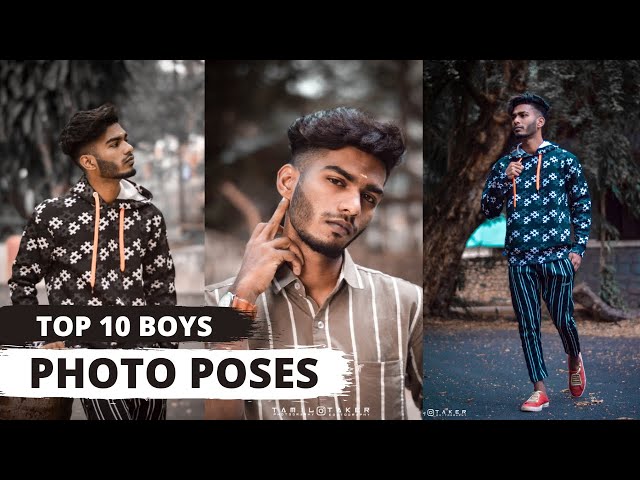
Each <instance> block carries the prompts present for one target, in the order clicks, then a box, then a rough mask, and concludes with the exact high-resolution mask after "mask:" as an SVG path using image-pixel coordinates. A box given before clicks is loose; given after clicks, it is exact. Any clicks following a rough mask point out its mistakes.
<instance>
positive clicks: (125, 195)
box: [71, 175, 153, 210]
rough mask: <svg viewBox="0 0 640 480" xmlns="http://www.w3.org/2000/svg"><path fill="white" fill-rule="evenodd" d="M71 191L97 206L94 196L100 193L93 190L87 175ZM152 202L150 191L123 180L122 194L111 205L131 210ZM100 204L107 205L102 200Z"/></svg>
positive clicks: (121, 183)
mask: <svg viewBox="0 0 640 480" xmlns="http://www.w3.org/2000/svg"><path fill="white" fill-rule="evenodd" d="M71 191H72V192H73V193H75V194H77V195H78V196H79V197H80V198H82V199H83V200H86V201H87V202H89V204H90V205H93V206H95V203H96V202H95V198H94V194H96V195H98V193H97V192H96V191H95V190H94V189H93V187H92V186H91V184H90V183H89V180H87V177H86V176H85V175H83V176H82V177H81V178H80V180H78V183H76V184H75V185H74V187H73V188H72V189H71ZM98 196H99V195H98ZM151 200H153V195H152V194H151V192H150V191H149V190H147V189H146V188H144V187H143V186H141V185H137V184H136V183H134V182H132V181H131V180H127V179H122V180H120V193H119V194H118V197H117V198H116V199H115V200H114V201H113V202H112V203H111V204H109V205H110V206H116V207H117V208H120V207H122V208H124V209H126V210H129V209H131V208H141V207H142V206H144V205H145V204H148V203H150V202H151ZM99 202H100V204H101V205H102V204H105V201H104V200H103V199H102V198H99Z"/></svg>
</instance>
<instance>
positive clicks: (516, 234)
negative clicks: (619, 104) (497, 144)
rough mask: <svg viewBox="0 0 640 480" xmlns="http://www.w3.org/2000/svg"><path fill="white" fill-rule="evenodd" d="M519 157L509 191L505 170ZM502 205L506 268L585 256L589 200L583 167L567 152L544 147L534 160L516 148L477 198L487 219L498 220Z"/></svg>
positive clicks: (548, 145) (494, 170)
mask: <svg viewBox="0 0 640 480" xmlns="http://www.w3.org/2000/svg"><path fill="white" fill-rule="evenodd" d="M519 158H521V159H522V165H523V167H524V169H523V171H522V173H521V174H520V176H518V177H517V178H516V182H515V188H514V186H513V183H512V181H511V180H509V179H508V178H507V175H506V169H507V166H508V165H509V163H510V162H513V161H517V160H518V159H519ZM538 172H539V174H538ZM505 203H506V212H507V234H506V239H505V254H506V255H507V256H508V257H509V263H510V264H512V265H513V264H519V265H524V264H530V263H545V262H548V261H552V260H556V259H560V258H566V257H567V255H568V254H569V252H575V253H578V254H580V255H581V256H582V255H584V251H585V248H586V245H587V241H588V240H589V230H590V228H591V199H590V197H589V187H588V185H587V182H586V180H585V177H584V174H583V172H582V166H581V165H580V162H579V161H578V158H577V157H576V156H575V155H573V154H572V153H570V152H568V151H567V150H564V149H563V148H560V147H559V146H558V145H555V144H552V143H549V142H543V144H542V146H541V147H540V148H538V149H537V151H536V153H535V154H534V155H531V154H528V153H526V152H524V151H523V150H521V149H519V148H518V149H517V150H514V151H513V152H512V153H510V154H508V155H505V156H504V157H502V158H500V159H499V160H498V161H497V162H496V163H495V164H494V165H493V167H492V169H491V173H490V174H489V178H488V179H487V182H486V185H485V188H484V192H483V193H482V211H483V213H484V214H485V215H486V216H487V217H488V218H494V217H497V216H498V215H500V213H501V212H502V209H503V207H504V205H505ZM572 226H573V234H574V236H573V239H572V236H571V228H572Z"/></svg>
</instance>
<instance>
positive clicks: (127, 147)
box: [124, 142, 133, 153]
mask: <svg viewBox="0 0 640 480" xmlns="http://www.w3.org/2000/svg"><path fill="white" fill-rule="evenodd" d="M124 151H125V152H126V153H132V152H133V145H131V144H130V143H129V142H124Z"/></svg>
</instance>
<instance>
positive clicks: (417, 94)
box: [205, 60, 423, 284]
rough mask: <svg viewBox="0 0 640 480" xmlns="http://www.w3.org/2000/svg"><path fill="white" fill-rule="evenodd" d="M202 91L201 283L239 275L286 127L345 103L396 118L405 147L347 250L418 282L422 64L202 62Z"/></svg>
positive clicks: (281, 157) (266, 212)
mask: <svg viewBox="0 0 640 480" xmlns="http://www.w3.org/2000/svg"><path fill="white" fill-rule="evenodd" d="M206 89H207V96H206V112H205V115H206V127H205V128H206V159H207V160H206V207H205V225H206V253H207V262H206V265H205V281H206V283H207V284H209V283H214V282H219V281H222V280H224V279H226V278H229V277H232V276H234V275H236V273H237V271H238V269H239V267H240V263H241V260H242V256H243V253H244V247H245V244H246V242H247V240H248V239H249V237H250V235H251V232H252V231H253V228H254V227H255V225H256V224H257V223H259V222H261V221H266V220H268V219H269V217H270V216H271V215H272V214H273V211H274V210H275V208H276V206H277V204H278V202H279V200H280V196H279V194H278V192H277V190H276V188H275V179H276V173H277V171H278V170H279V168H280V167H281V166H282V165H284V164H285V163H287V162H288V161H289V159H290V153H289V144H288V138H287V129H288V127H289V125H290V124H291V123H293V121H294V120H295V119H296V118H298V117H300V116H303V115H306V114H308V113H311V112H314V111H317V110H323V109H329V108H334V107H337V106H342V105H345V106H352V107H357V108H360V109H362V110H364V111H367V112H369V113H370V114H372V115H373V116H374V117H376V118H378V119H380V120H383V121H393V122H396V123H397V124H398V125H399V126H400V127H401V128H402V130H403V132H404V133H405V136H406V139H407V147H408V148H407V154H406V157H405V160H404V162H403V164H402V165H400V166H398V167H396V168H395V169H394V171H393V172H392V174H391V176H390V178H389V181H388V182H387V184H386V187H385V196H384V200H383V201H382V203H381V204H380V206H379V207H378V208H377V211H376V215H375V218H374V220H373V221H372V222H371V224H370V225H369V227H368V229H367V230H366V232H365V233H364V234H363V235H362V236H361V237H360V239H359V240H358V241H357V242H354V243H353V244H352V245H351V246H350V247H349V251H350V253H351V254H352V256H353V257H354V260H355V261H356V262H357V263H359V264H362V265H364V266H367V267H371V268H375V269H378V270H381V271H384V272H386V273H388V274H391V275H395V276H398V277H402V278H405V279H407V280H410V281H412V282H414V283H417V284H421V283H422V271H421V268H420V265H421V264H422V133H423V132H422V61H419V60H309V61H306V60H264V61H207V63H206Z"/></svg>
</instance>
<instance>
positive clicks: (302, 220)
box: [289, 183, 365, 258]
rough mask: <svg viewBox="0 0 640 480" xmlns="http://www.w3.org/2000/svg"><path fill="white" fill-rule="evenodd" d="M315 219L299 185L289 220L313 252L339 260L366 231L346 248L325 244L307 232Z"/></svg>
mask: <svg viewBox="0 0 640 480" xmlns="http://www.w3.org/2000/svg"><path fill="white" fill-rule="evenodd" d="M322 216H325V215H322ZM313 218H314V210H313V206H312V205H311V202H309V200H308V199H307V197H306V195H305V194H304V192H303V191H302V188H301V184H300V183H299V184H298V185H297V187H296V189H295V190H294V191H293V196H292V197H291V205H289V220H290V221H291V226H292V227H293V228H294V230H295V231H296V232H297V233H298V236H299V237H300V239H302V241H303V242H304V243H306V244H307V245H308V246H309V248H311V250H313V251H314V252H318V253H320V254H322V255H324V256H325V257H329V258H338V257H340V256H342V253H343V252H344V250H345V249H346V248H347V247H348V246H349V245H350V244H351V242H353V241H354V240H355V239H356V238H358V237H359V236H360V234H361V233H362V232H364V231H365V229H364V228H363V229H362V230H360V231H359V232H358V233H357V234H356V235H355V236H354V237H353V238H352V239H351V240H349V241H348V242H347V244H346V245H344V246H339V245H334V244H331V243H328V242H323V241H322V240H319V239H317V238H315V237H313V236H312V235H311V233H309V232H308V231H307V230H306V227H307V226H308V224H309V222H310V221H311V219H313ZM329 218H331V217H329ZM333 218H336V217H335V216H334V217H333ZM341 220H344V218H342V217H341Z"/></svg>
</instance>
